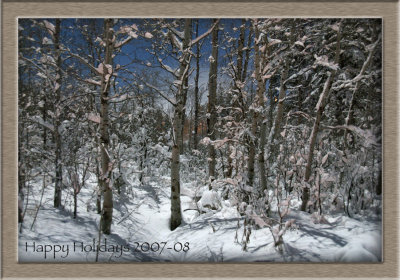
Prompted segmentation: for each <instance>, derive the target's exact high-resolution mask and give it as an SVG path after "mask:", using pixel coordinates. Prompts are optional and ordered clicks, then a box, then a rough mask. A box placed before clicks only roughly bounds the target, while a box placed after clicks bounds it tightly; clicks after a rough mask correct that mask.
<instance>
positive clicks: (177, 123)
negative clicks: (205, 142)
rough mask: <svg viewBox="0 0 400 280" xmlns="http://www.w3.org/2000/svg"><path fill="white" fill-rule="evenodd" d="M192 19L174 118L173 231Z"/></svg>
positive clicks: (177, 220) (178, 205)
mask: <svg viewBox="0 0 400 280" xmlns="http://www.w3.org/2000/svg"><path fill="white" fill-rule="evenodd" d="M190 31H191V19H189V18H187V19H185V29H184V40H183V53H182V57H181V60H180V61H181V64H180V71H179V73H180V77H179V78H180V79H179V80H180V82H181V83H180V84H179V85H178V89H177V93H176V105H175V108H174V118H173V131H174V136H173V140H174V141H173V142H174V143H173V146H172V157H171V220H170V228H171V230H174V229H176V228H177V227H178V226H179V225H180V224H181V222H182V214H181V198H180V193H181V190H180V174H179V173H180V162H179V155H180V150H181V147H180V145H181V143H182V137H183V135H182V123H183V119H184V112H185V111H184V108H185V103H186V95H187V87H186V86H185V85H186V82H187V77H188V73H189V67H190V57H191V56H190V52H189V51H190V49H189V42H190V39H191V34H190Z"/></svg>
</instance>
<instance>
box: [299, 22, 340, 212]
mask: <svg viewBox="0 0 400 280" xmlns="http://www.w3.org/2000/svg"><path fill="white" fill-rule="evenodd" d="M340 30H341V27H339V30H338V32H337V42H336V54H335V63H336V64H338V63H339V57H340V40H341V36H340V35H341V33H340ZM335 75H336V70H333V71H332V72H331V73H329V77H328V79H327V80H326V82H325V84H324V89H323V90H322V93H321V95H320V97H319V100H318V103H317V107H316V109H317V113H316V116H315V121H314V126H313V129H312V132H311V136H310V143H309V146H308V156H307V165H306V171H305V174H304V181H305V182H308V181H309V179H310V175H311V164H312V161H313V157H314V155H313V154H314V146H315V141H316V139H317V134H318V129H319V124H320V122H321V117H322V114H323V112H324V108H325V105H326V101H327V99H328V95H329V91H330V89H331V86H332V82H333V79H334V77H335ZM301 199H302V203H301V211H306V208H307V204H308V201H309V199H310V190H309V188H308V187H306V186H305V187H304V189H303V195H302V198H301Z"/></svg>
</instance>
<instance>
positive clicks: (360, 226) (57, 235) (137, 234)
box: [19, 176, 382, 262]
mask: <svg viewBox="0 0 400 280" xmlns="http://www.w3.org/2000/svg"><path fill="white" fill-rule="evenodd" d="M95 183H96V180H95V177H94V176H92V177H91V178H90V180H88V181H87V184H86V187H85V189H83V190H82V191H81V193H80V194H79V195H78V217H77V218H76V219H73V218H72V211H73V199H72V196H71V194H70V193H68V192H69V190H64V192H63V202H64V209H62V210H58V209H57V210H55V209H54V208H53V206H52V204H53V192H54V186H53V184H49V185H48V186H47V187H46V188H45V190H44V193H43V199H42V206H41V207H40V210H39V212H38V215H37V218H36V221H35V223H34V225H33V227H32V230H31V229H30V228H31V225H32V222H33V219H34V216H35V212H36V210H37V208H38V205H39V201H40V197H41V192H42V187H41V183H40V182H36V183H33V184H32V185H31V186H32V190H31V193H30V194H29V202H28V207H27V211H26V215H25V219H24V223H23V226H22V233H20V234H19V261H20V262H94V261H95V259H96V252H93V251H90V252H82V250H81V248H82V247H81V242H83V243H84V246H86V245H87V246H91V244H93V239H96V243H97V240H98V234H99V233H98V227H99V217H100V216H99V215H98V214H97V213H96V208H95V193H94V192H93V186H94V184H95ZM169 183H170V181H169V177H168V176H164V177H159V178H158V180H157V183H155V182H150V183H148V184H145V185H142V186H141V185H140V184H138V182H137V179H132V181H131V184H129V186H128V187H127V189H126V194H125V195H118V194H115V195H114V212H113V224H112V228H111V230H112V233H111V234H110V235H108V236H104V235H102V236H101V244H100V245H103V244H104V238H107V248H108V249H110V248H113V246H116V247H114V249H115V250H117V249H116V248H117V247H118V246H123V245H126V246H129V249H128V250H127V252H122V254H121V252H120V251H118V252H116V251H115V250H114V249H110V250H111V251H113V252H100V253H99V256H98V261H100V262H134V261H163V262H377V261H382V252H381V248H382V247H381V242H382V240H381V239H382V237H381V217H380V215H378V214H376V213H372V212H371V213H368V215H364V216H357V215H356V216H354V217H353V218H349V217H348V216H347V215H345V214H344V213H339V212H338V213H336V214H332V215H325V219H326V221H327V223H314V222H313V219H312V216H311V215H310V214H308V213H304V212H300V211H298V210H297V209H298V206H299V204H300V202H299V200H298V199H297V200H296V199H294V200H292V206H291V208H292V209H291V212H290V214H289V215H288V216H287V218H288V219H289V218H291V219H292V218H293V219H295V225H296V226H295V227H294V228H292V229H290V230H289V231H287V232H286V233H285V234H284V236H283V240H284V246H283V251H282V252H280V251H278V250H277V249H276V248H275V246H274V242H273V237H272V235H271V232H270V230H269V229H267V228H263V229H258V230H253V231H252V234H251V236H250V243H249V244H248V248H247V251H243V250H242V245H241V244H240V241H241V240H242V236H243V221H242V220H241V218H240V215H239V214H238V212H237V210H236V206H235V207H234V206H231V205H230V202H229V201H228V200H226V201H223V200H220V205H221V206H220V209H218V210H209V211H208V212H206V213H203V214H201V215H199V214H198V211H196V210H187V209H188V208H193V205H195V204H194V201H193V197H192V196H193V194H194V193H195V192H196V190H197V192H199V191H200V192H201V191H203V190H205V189H206V188H207V187H200V188H199V187H196V186H195V184H193V183H184V184H183V186H182V196H181V201H182V207H183V209H182V213H183V223H182V225H181V226H180V227H178V228H177V229H176V230H174V231H172V232H171V231H170V230H169V216H170V199H169V196H170V189H169ZM25 197H27V195H25ZM24 203H26V201H25V202H24ZM24 205H25V204H24ZM365 216H368V218H365ZM238 221H239V224H240V228H239V229H238ZM236 235H237V240H238V241H239V242H237V241H235V240H236V239H235V236H236ZM33 242H35V246H36V249H35V252H33V248H32V247H28V249H27V248H26V244H28V245H32V244H33ZM74 242H75V245H76V246H75V250H74V247H73V245H74ZM135 242H138V243H139V246H138V244H137V243H135ZM144 242H148V243H149V244H150V245H151V246H153V249H154V250H155V249H157V244H154V242H157V243H158V244H159V245H160V249H159V250H158V251H157V252H152V251H151V250H149V251H147V244H144V246H142V245H143V243H144ZM162 242H166V244H164V243H162ZM178 242H180V243H181V244H182V247H180V246H181V245H180V244H179V243H178ZM186 242H188V248H189V249H187V247H186V248H185V250H186V252H183V250H180V249H181V248H182V249H183V247H184V245H185V243H186ZM38 245H52V246H53V247H47V250H48V251H49V252H47V253H46V258H44V257H45V253H44V252H38V250H40V249H39V248H38V247H37V246H38ZM54 245H69V247H68V248H69V251H68V255H66V252H61V251H60V252H56V253H55V255H54V250H58V247H55V246H54ZM140 246H142V249H143V251H142V250H141V249H140V248H141V247H140ZM162 246H164V249H163V251H162V252H161V247H162ZM174 246H175V249H176V250H177V251H180V252H176V251H175V250H174ZM66 248H67V247H66V246H65V247H64V249H65V250H66ZM168 248H170V249H168ZM87 249H90V247H87ZM135 249H136V250H135ZM137 249H139V250H137ZM50 250H51V251H50ZM155 251H156V250H155ZM64 257H65V258H64Z"/></svg>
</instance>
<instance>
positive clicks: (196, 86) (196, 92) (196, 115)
mask: <svg viewBox="0 0 400 280" xmlns="http://www.w3.org/2000/svg"><path fill="white" fill-rule="evenodd" d="M198 36H199V20H197V22H196V37H198ZM199 77H200V45H199V44H197V46H196V75H195V77H194V130H193V148H194V149H195V150H197V144H198V140H197V130H198V129H199Z"/></svg>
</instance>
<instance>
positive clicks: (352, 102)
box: [344, 37, 380, 145]
mask: <svg viewBox="0 0 400 280" xmlns="http://www.w3.org/2000/svg"><path fill="white" fill-rule="evenodd" d="M379 41H380V37H379V38H378V39H377V41H376V42H375V43H374V44H373V46H372V47H371V49H370V51H369V54H368V57H367V60H365V62H364V64H363V66H362V68H361V70H360V73H359V74H358V75H357V77H359V79H357V82H356V85H355V87H354V89H353V92H352V94H351V99H350V106H349V110H348V112H347V117H346V119H345V121H346V126H348V125H350V122H351V119H352V115H353V106H354V100H355V97H356V94H357V91H358V89H359V88H360V85H361V80H362V79H361V77H362V76H363V75H364V73H365V71H366V70H367V69H368V66H369V65H370V63H371V60H372V57H373V55H374V52H375V50H376V46H377V45H378V43H379ZM357 77H356V78H357ZM347 133H348V132H347V129H346V130H345V131H344V144H345V145H346V144H347Z"/></svg>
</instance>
